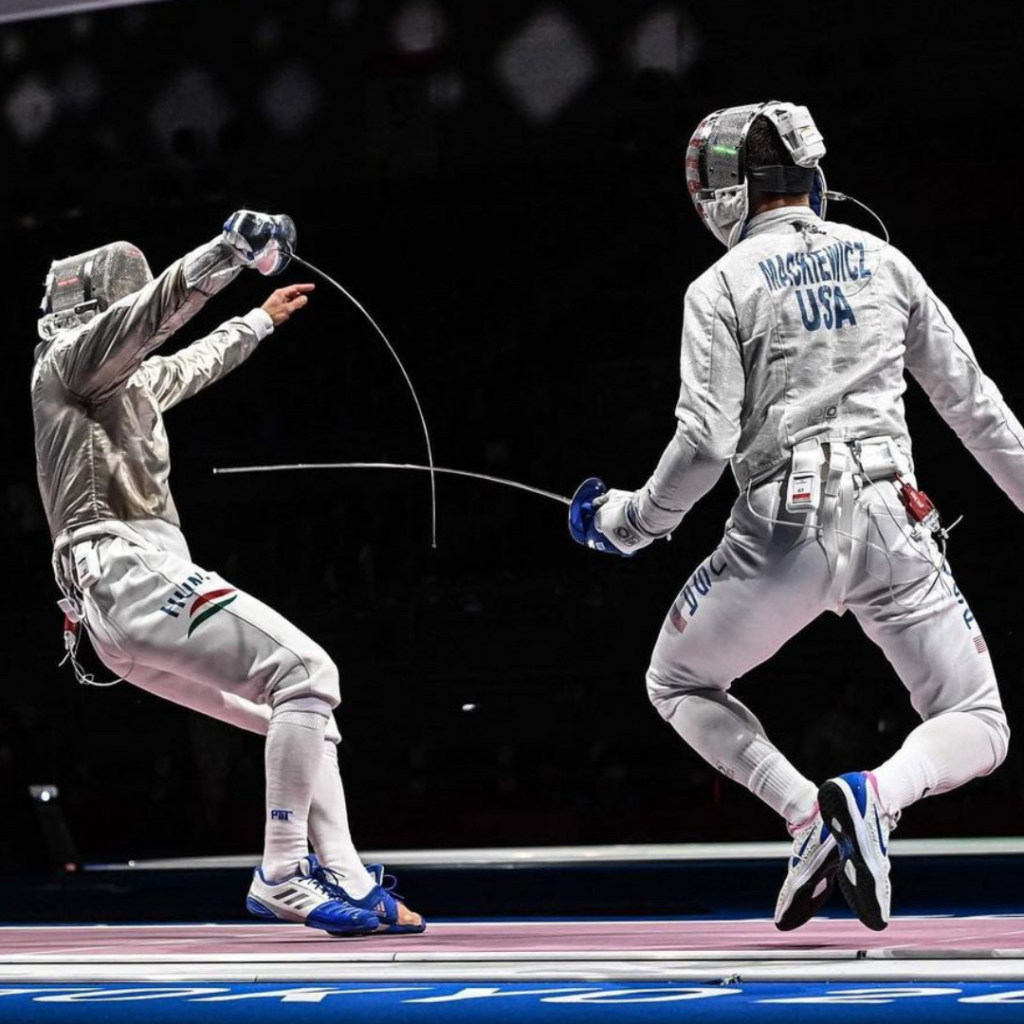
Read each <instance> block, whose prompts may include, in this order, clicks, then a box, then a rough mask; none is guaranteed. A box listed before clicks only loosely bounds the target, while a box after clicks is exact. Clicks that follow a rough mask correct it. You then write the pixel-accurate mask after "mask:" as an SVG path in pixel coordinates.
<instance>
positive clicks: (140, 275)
mask: <svg viewBox="0 0 1024 1024" xmlns="http://www.w3.org/2000/svg"><path fill="white" fill-rule="evenodd" d="M152 280H153V273H152V271H151V270H150V269H149V264H148V263H147V262H146V257H145V256H143V254H142V252H141V250H140V249H137V248H136V247H135V246H134V245H131V244H130V243H129V242H111V243H110V245H104V246H101V247H100V248H99V249H93V250H91V251H90V252H83V253H80V254H79V255H78V256H68V257H67V258H65V259H62V260H54V261H53V263H51V264H50V272H49V274H47V276H46V291H45V293H44V295H43V301H42V306H41V308H42V316H41V318H40V320H39V336H40V337H41V338H43V339H44V340H49V339H50V338H52V337H54V335H56V334H58V333H60V332H61V331H66V330H67V329H68V328H70V327H78V326H79V325H81V324H84V323H88V322H89V321H90V320H91V319H92V318H93V317H94V316H96V315H97V314H98V313H102V312H103V311H104V310H106V309H108V308H109V307H110V306H112V305H113V304H114V303H115V302H117V301H118V300H119V299H123V298H124V297H125V296H126V295H131V294H132V293H133V292H137V291H138V290H139V289H140V288H142V287H144V286H145V285H147V284H149V282H150V281H152Z"/></svg>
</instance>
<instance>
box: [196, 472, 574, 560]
mask: <svg viewBox="0 0 1024 1024" xmlns="http://www.w3.org/2000/svg"><path fill="white" fill-rule="evenodd" d="M294 469H410V470H419V471H420V472H423V473H430V474H434V473H446V474H448V475H449V476H465V477H469V478H470V479H472V480H486V481H487V482H488V483H492V484H501V486H503V487H514V488H515V489H516V490H517V491H526V492H527V493H528V494H537V495H539V496H540V497H542V498H550V499H551V500H552V501H557V502H559V503H560V504H562V505H571V504H572V499H571V498H567V497H566V496H565V495H564V494H556V493H555V492H554V491H545V490H542V489H541V488H539V487H531V486H530V485H529V484H521V483H519V481H518V480H506V479H505V478H504V477H501V476H490V475H488V474H487V473H472V472H470V471H469V470H468V469H445V468H443V467H442V466H434V465H430V466H417V465H414V464H412V463H409V462H293V463H287V464H279V465H273V466H223V467H221V468H219V469H215V470H214V471H213V472H214V473H215V474H216V475H218V476H225V475H228V474H234V473H279V472H285V471H288V470H294ZM435 547H436V545H435Z"/></svg>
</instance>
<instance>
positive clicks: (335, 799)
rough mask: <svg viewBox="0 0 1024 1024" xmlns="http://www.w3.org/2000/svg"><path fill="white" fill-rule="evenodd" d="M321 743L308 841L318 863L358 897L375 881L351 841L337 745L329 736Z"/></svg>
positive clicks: (310, 813) (358, 898) (354, 897)
mask: <svg viewBox="0 0 1024 1024" xmlns="http://www.w3.org/2000/svg"><path fill="white" fill-rule="evenodd" d="M323 747H324V752H323V757H322V758H321V759H320V767H319V769H318V771H317V776H316V783H315V785H314V787H313V802H312V804H311V805H310V808H309V841H310V843H311V844H312V846H313V849H314V850H315V851H316V854H317V856H318V857H319V858H320V863H321V864H324V865H326V866H327V867H329V868H330V869H331V870H332V871H334V872H335V873H336V874H337V875H338V877H339V878H340V879H341V884H342V887H343V888H344V889H345V891H346V892H347V893H348V894H349V895H350V896H351V897H352V898H353V899H356V900H361V899H362V898H363V897H364V896H366V895H367V894H368V893H369V892H370V890H371V889H372V888H373V887H374V885H375V884H376V883H375V882H374V880H373V876H372V875H371V874H370V873H369V872H368V871H367V870H366V868H365V867H363V862H362V861H361V860H360V859H359V854H358V853H356V848H355V846H354V845H353V843H352V834H351V833H350V832H349V827H348V809H347V808H346V806H345V788H344V786H343V785H342V781H341V773H340V772H339V770H338V748H337V747H336V746H335V745H334V744H333V743H332V742H331V741H330V740H328V741H327V742H325V743H324V744H323Z"/></svg>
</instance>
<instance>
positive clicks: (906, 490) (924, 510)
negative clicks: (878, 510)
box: [896, 473, 942, 533]
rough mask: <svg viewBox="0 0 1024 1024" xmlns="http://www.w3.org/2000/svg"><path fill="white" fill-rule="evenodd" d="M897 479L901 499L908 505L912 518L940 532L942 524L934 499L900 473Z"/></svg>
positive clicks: (933, 531) (934, 531)
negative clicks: (912, 484) (912, 485)
mask: <svg viewBox="0 0 1024 1024" xmlns="http://www.w3.org/2000/svg"><path fill="white" fill-rule="evenodd" d="M896 479H897V480H898V481H899V485H900V500H901V501H902V502H903V504H904V505H905V506H906V509H907V512H908V513H909V514H910V518H911V519H913V520H914V522H915V523H920V524H921V525H922V526H924V527H925V528H926V529H928V530H931V531H932V533H938V532H939V531H940V530H941V529H942V524H941V523H940V521H939V513H938V510H937V509H936V508H935V504H934V503H933V502H932V499H931V498H929V497H928V495H927V494H925V493H924V491H919V490H918V489H917V488H916V487H911V486H910V484H908V483H907V482H906V481H905V480H904V479H903V477H901V476H900V475H899V474H898V473H897V474H896Z"/></svg>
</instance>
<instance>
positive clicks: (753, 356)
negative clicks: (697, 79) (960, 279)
mask: <svg viewBox="0 0 1024 1024" xmlns="http://www.w3.org/2000/svg"><path fill="white" fill-rule="evenodd" d="M680 368H681V375H682V387H681V390H680V394H679V402H678V404H677V406H676V419H677V421H678V422H677V427H676V431H675V436H674V437H673V439H672V441H671V442H670V443H669V445H668V447H667V448H666V449H665V452H664V454H663V455H662V457H661V461H660V462H659V464H658V467H657V469H656V470H655V472H654V474H653V476H652V477H651V478H650V480H648V482H647V484H646V485H645V486H644V487H643V488H642V489H641V490H640V491H639V492H637V494H636V496H635V502H636V511H637V514H638V517H639V520H640V525H641V526H642V527H643V528H644V529H645V530H647V531H648V532H650V533H654V534H660V533H664V532H666V531H669V530H672V529H674V528H675V527H676V526H677V525H678V524H679V521H680V520H681V518H682V516H683V514H684V513H685V512H686V511H687V510H688V509H689V508H690V507H691V506H692V505H693V504H694V503H695V502H696V501H697V500H698V499H699V498H700V497H702V496H703V495H704V494H705V493H706V492H707V491H708V490H710V489H711V487H712V486H713V485H714V483H715V482H716V481H717V480H718V478H719V476H720V475H721V474H722V471H723V470H724V469H725V467H726V466H727V465H730V464H731V466H732V470H733V474H734V476H735V478H736V482H737V484H738V485H739V488H740V490H741V491H743V490H745V489H746V488H747V486H748V485H750V484H751V483H756V482H758V481H759V480H762V479H767V478H769V477H771V476H773V475H775V474H776V473H777V472H778V471H779V470H780V469H781V467H783V466H784V465H786V464H787V462H788V460H789V458H790V455H791V452H792V449H793V447H794V445H796V444H799V443H800V442H801V441H805V440H808V439H810V438H818V439H820V440H821V441H822V442H826V441H856V440H863V439H866V438H872V437H880V436H888V437H891V438H892V439H893V440H894V441H895V442H896V444H897V446H898V447H899V448H900V449H901V450H902V451H903V452H904V453H905V454H906V455H907V456H908V458H909V457H910V455H911V445H910V435H909V433H908V432H907V424H906V420H905V418H904V411H903V392H904V391H905V389H906V381H905V377H904V371H905V370H909V371H910V373H911V374H912V375H913V376H914V377H915V378H916V379H917V381H918V383H919V384H920V385H921V386H922V387H923V388H924V390H925V392H926V393H927V394H928V397H929V398H930V399H931V402H932V404H933V405H934V406H935V408H936V409H937V410H938V412H939V414H940V415H941V416H942V417H943V419H944V420H945V421H946V422H947V423H948V424H949V425H950V427H952V429H953V430H954V431H955V432H956V434H957V435H958V436H959V438H960V440H961V441H962V442H963V443H964V444H965V445H966V446H967V448H968V449H969V450H970V451H971V453H972V454H973V455H974V456H975V458H976V459H977V460H978V461H979V462H980V463H981V465H982V466H983V467H984V468H985V469H986V470H987V471H988V472H989V474H990V475H991V476H992V477H993V479H994V480H995V481H996V483H997V484H999V486H1000V487H1001V488H1002V489H1003V490H1004V491H1005V492H1006V494H1007V495H1009V497H1010V498H1011V499H1012V500H1013V501H1014V503H1015V504H1016V505H1017V507H1018V508H1020V509H1022V510H1024V430H1022V429H1021V425H1020V423H1019V422H1018V420H1017V418H1016V416H1014V414H1013V413H1012V412H1011V411H1010V409H1009V408H1008V407H1007V405H1006V403H1005V402H1004V401H1003V397H1002V395H1001V394H1000V393H999V390H998V388H997V387H996V386H995V384H993V383H992V381H991V380H990V379H989V378H988V377H986V376H985V374H984V373H983V372H982V370H981V367H979V366H978V362H977V360H976V358H975V356H974V352H973V351H972V350H971V346H970V344H969V343H968V341H967V338H966V337H965V336H964V333H963V331H962V330H961V329H960V327H959V326H958V325H957V323H956V321H955V320H954V319H953V317H952V315H951V314H950V312H949V310H948V309H947V308H946V307H945V306H944V305H943V303H942V302H940V301H939V299H938V298H937V297H936V296H935V293H934V292H933V291H932V290H931V288H929V287H928V285H927V284H926V283H925V281H924V278H923V277H922V276H921V274H920V273H919V272H918V271H917V269H916V268H915V267H914V266H913V264H912V263H911V262H910V260H908V259H907V257H906V256H904V255H903V254H902V253H901V252H900V251H899V250H898V249H896V248H895V247H893V246H892V245H888V244H886V243H885V242H883V241H882V240H881V239H879V238H876V237H875V236H874V235H871V234H868V233H867V232H864V231H859V230H857V229H855V228H852V227H849V226H848V225H845V224H837V223H833V222H831V221H823V220H821V219H820V218H818V217H817V216H815V214H814V213H812V211H811V210H810V209H808V208H806V207H785V208H783V209H779V210H772V211H770V212H768V213H762V214H759V215H758V216H756V217H754V218H753V219H752V220H751V222H750V224H749V226H748V229H747V232H746V234H745V236H744V239H743V241H741V242H740V243H739V244H738V245H736V246H734V247H733V249H731V250H730V251H729V253H728V254H726V255H725V256H723V257H722V258H721V259H720V260H719V261H718V262H717V263H715V264H714V265H713V266H712V267H711V268H710V269H709V270H707V271H706V272H705V273H704V274H702V275H701V277H699V278H698V279H697V280H696V281H694V283H693V284H692V285H691V286H690V288H689V289H688V290H687V293H686V299H685V303H684V314H683V337H682V355H681V367H680Z"/></svg>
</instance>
